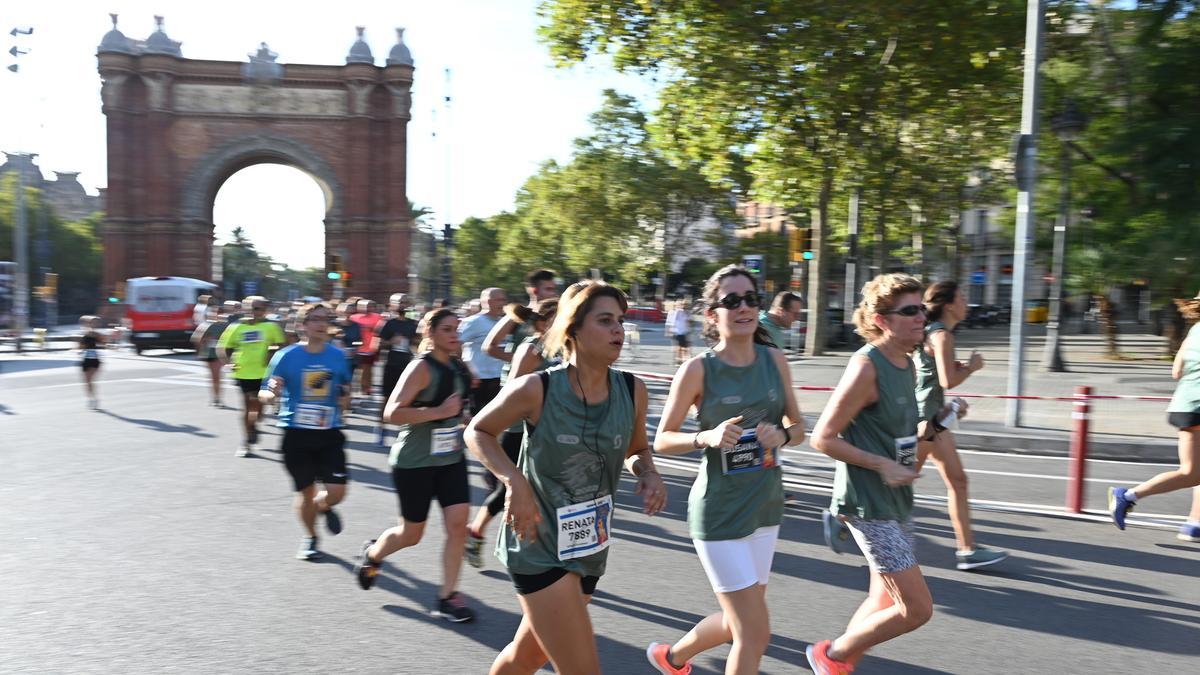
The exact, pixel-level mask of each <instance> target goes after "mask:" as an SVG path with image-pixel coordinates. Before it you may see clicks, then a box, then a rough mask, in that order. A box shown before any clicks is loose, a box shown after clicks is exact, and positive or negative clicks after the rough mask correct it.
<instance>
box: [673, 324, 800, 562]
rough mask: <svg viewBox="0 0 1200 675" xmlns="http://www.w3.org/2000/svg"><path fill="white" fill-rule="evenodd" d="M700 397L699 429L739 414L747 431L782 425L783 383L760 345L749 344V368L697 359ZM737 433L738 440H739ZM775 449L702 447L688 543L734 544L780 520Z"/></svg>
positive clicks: (752, 444) (713, 357)
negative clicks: (764, 424)
mask: <svg viewBox="0 0 1200 675" xmlns="http://www.w3.org/2000/svg"><path fill="white" fill-rule="evenodd" d="M700 362H701V364H703V366H704V395H703V398H702V400H701V402H700V415H699V417H700V428H701V429H705V430H707V429H712V428H714V427H716V426H717V425H719V424H720V423H722V422H724V421H725V420H727V419H730V418H733V417H737V416H738V415H741V416H742V417H743V418H744V419H743V420H742V421H741V423H739V426H741V427H742V428H743V429H745V430H746V431H747V432H749V431H752V430H753V429H754V427H755V426H756V425H758V424H759V423H760V422H768V423H771V424H775V425H777V426H783V411H784V400H785V399H784V396H785V395H786V392H785V391H784V389H783V378H782V377H780V375H779V368H778V367H777V366H776V365H775V360H774V359H772V358H771V351H770V349H769V348H768V347H766V346H764V345H758V344H756V345H754V363H752V364H750V365H748V366H731V365H729V364H727V363H725V362H724V361H722V360H721V359H720V358H719V357H718V356H717V354H716V352H713V351H711V350H710V351H707V352H705V353H704V354H703V355H702V356H701V357H700ZM745 437H746V436H745V434H743V438H745ZM779 451H780V449H779V448H773V449H764V448H763V447H762V446H761V445H759V444H758V443H757V441H749V440H748V441H747V442H744V443H738V445H737V446H735V447H734V448H732V449H721V448H705V450H704V459H703V460H702V461H701V462H700V471H699V474H698V475H697V476H696V482H694V483H692V490H691V492H690V493H689V494H688V529H689V531H690V533H691V536H692V538H693V539H699V540H702V541H719V540H723V539H739V538H741V537H747V536H749V535H751V534H753V533H754V531H755V530H757V529H758V528H760V527H768V526H771V525H778V524H779V523H780V522H781V521H782V520H783V469H782V467H781V466H780V455H779Z"/></svg>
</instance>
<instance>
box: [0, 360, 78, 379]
mask: <svg viewBox="0 0 1200 675" xmlns="http://www.w3.org/2000/svg"><path fill="white" fill-rule="evenodd" d="M69 366H75V367H76V368H78V367H79V360H78V359H28V360H25V359H4V360H3V361H0V373H27V372H33V371H36V370H50V369H51V368H66V367H69ZM80 386H82V385H80Z"/></svg>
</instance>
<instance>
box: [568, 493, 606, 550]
mask: <svg viewBox="0 0 1200 675" xmlns="http://www.w3.org/2000/svg"><path fill="white" fill-rule="evenodd" d="M556 521H557V525H558V559H559V560H571V559H572V558H582V557H584V556H588V555H591V554H593V553H596V552H597V551H603V550H604V549H606V548H608V544H609V534H610V533H611V532H612V530H611V526H612V496H611V495H605V496H603V497H600V498H599V499H591V500H588V501H586V502H580V503H578V504H571V505H569V506H564V507H562V508H560V509H558V511H557V518H556Z"/></svg>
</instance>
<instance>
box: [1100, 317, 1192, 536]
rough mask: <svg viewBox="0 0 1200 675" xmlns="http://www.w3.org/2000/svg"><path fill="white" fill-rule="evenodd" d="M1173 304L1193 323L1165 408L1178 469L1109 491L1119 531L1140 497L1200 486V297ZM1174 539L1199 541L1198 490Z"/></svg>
mask: <svg viewBox="0 0 1200 675" xmlns="http://www.w3.org/2000/svg"><path fill="white" fill-rule="evenodd" d="M1175 303H1176V305H1178V306H1179V310H1180V312H1181V313H1182V314H1183V317H1184V319H1186V320H1187V321H1191V322H1195V325H1193V326H1192V328H1191V330H1190V331H1188V335H1187V338H1185V339H1184V341H1183V344H1182V345H1180V346H1179V351H1178V352H1176V353H1175V361H1174V363H1172V365H1171V377H1173V378H1175V379H1176V380H1179V384H1178V385H1177V386H1176V387H1175V395H1174V396H1172V397H1171V402H1170V403H1169V404H1168V405H1167V422H1169V423H1170V424H1171V426H1173V427H1175V428H1176V429H1178V430H1179V468H1178V469H1175V470H1174V471H1164V472H1163V473H1160V474H1158V475H1157V476H1155V477H1153V478H1151V479H1150V480H1148V481H1146V482H1145V483H1142V484H1141V485H1138V486H1136V487H1134V488H1132V489H1128V490H1127V489H1125V488H1120V487H1112V488H1109V489H1108V510H1109V513H1110V514H1111V515H1112V519H1113V523H1114V524H1116V526H1117V527H1118V528H1120V529H1122V530H1124V529H1125V515H1126V514H1127V513H1129V512H1130V511H1131V510H1133V505H1134V504H1136V503H1137V502H1138V501H1139V500H1141V499H1142V498H1143V497H1149V496H1150V495H1161V494H1164V493H1167V492H1173V491H1175V490H1183V489H1186V488H1190V487H1195V486H1197V485H1200V293H1197V294H1196V297H1195V298H1193V299H1191V300H1176V301H1175ZM1177 536H1178V538H1179V539H1181V540H1183V541H1200V490H1197V491H1196V492H1195V494H1194V495H1193V497H1192V512H1191V513H1190V514H1188V519H1187V522H1186V523H1184V524H1183V525H1182V526H1180V528H1179V534H1178V535H1177Z"/></svg>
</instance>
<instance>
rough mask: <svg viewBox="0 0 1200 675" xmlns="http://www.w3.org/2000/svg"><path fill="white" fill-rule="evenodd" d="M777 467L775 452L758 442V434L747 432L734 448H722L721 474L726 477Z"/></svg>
mask: <svg viewBox="0 0 1200 675" xmlns="http://www.w3.org/2000/svg"><path fill="white" fill-rule="evenodd" d="M773 466H775V451H774V450H767V449H766V448H764V447H763V446H762V443H759V442H758V434H757V433H756V432H755V431H754V430H753V429H751V430H749V431H746V432H745V433H743V434H742V437H741V438H739V439H738V442H737V444H735V445H734V446H733V447H732V448H721V473H723V474H725V475H727V476H728V475H729V474H734V473H746V472H747V471H761V470H763V469H769V468H771V467H773Z"/></svg>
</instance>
